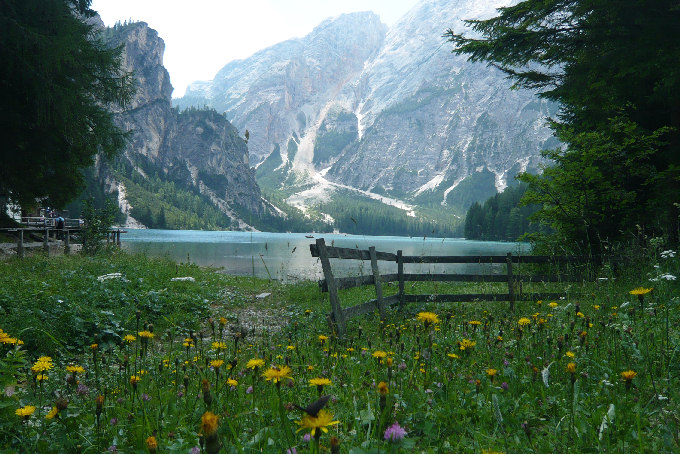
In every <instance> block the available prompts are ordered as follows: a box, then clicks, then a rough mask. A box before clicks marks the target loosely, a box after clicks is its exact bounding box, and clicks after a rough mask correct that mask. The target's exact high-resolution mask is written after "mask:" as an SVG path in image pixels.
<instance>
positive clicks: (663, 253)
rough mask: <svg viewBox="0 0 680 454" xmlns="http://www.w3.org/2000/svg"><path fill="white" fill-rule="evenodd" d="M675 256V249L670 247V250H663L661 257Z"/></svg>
mask: <svg viewBox="0 0 680 454" xmlns="http://www.w3.org/2000/svg"><path fill="white" fill-rule="evenodd" d="M673 257H675V251H673V250H670V249H669V250H667V251H663V252H662V253H661V258H662V259H671V258H673Z"/></svg>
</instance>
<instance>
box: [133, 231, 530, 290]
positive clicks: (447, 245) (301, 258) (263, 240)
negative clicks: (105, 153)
mask: <svg viewBox="0 0 680 454" xmlns="http://www.w3.org/2000/svg"><path fill="white" fill-rule="evenodd" d="M314 237H315V238H324V239H325V241H326V245H328V246H330V245H334V246H337V247H346V248H359V249H368V247H369V246H375V248H376V250H378V251H384V252H392V253H396V252H397V250H399V249H401V250H402V251H403V254H404V255H504V254H506V253H508V252H512V253H518V252H521V251H523V250H524V251H526V250H527V249H528V246H527V245H525V244H524V245H520V244H518V243H500V242H490V241H468V240H464V239H460V238H422V237H419V238H409V237H394V236H367V235H344V234H326V233H324V234H315V235H314ZM315 238H307V237H306V236H305V234H303V233H266V232H253V233H251V232H204V231H197V230H154V229H149V230H135V229H130V230H128V233H126V234H124V235H122V240H123V247H124V248H125V249H127V250H129V251H132V252H141V253H145V254H148V255H153V256H167V257H169V258H171V259H173V260H175V261H177V262H191V263H196V264H198V265H203V266H213V267H215V268H223V270H224V272H225V273H227V274H234V275H241V276H244V275H255V276H259V277H264V278H268V277H270V278H272V279H279V280H283V281H287V280H289V279H319V278H321V277H322V276H323V273H322V271H321V264H320V263H319V261H318V259H316V258H313V257H312V256H311V254H310V252H309V245H310V244H313V243H314V242H315ZM331 264H332V266H333V271H334V274H336V275H337V276H350V275H359V274H370V272H371V265H370V262H362V261H359V260H334V259H331ZM379 265H380V272H381V273H395V272H396V270H397V266H396V263H393V262H379ZM404 271H405V272H406V273H428V272H430V273H477V272H493V269H492V267H491V265H449V264H424V265H417V264H406V265H404Z"/></svg>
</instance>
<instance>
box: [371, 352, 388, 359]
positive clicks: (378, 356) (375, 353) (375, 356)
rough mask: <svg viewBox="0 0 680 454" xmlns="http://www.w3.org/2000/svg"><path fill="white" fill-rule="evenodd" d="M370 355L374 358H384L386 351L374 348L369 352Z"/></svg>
mask: <svg viewBox="0 0 680 454" xmlns="http://www.w3.org/2000/svg"><path fill="white" fill-rule="evenodd" d="M371 356H372V357H374V358H376V359H384V358H387V352H384V351H382V350H376V351H374V352H373V354H371Z"/></svg>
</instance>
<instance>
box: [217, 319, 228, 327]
mask: <svg viewBox="0 0 680 454" xmlns="http://www.w3.org/2000/svg"><path fill="white" fill-rule="evenodd" d="M218 322H219V324H220V327H224V326H225V325H226V324H227V319H226V318H224V317H220V319H219V320H218Z"/></svg>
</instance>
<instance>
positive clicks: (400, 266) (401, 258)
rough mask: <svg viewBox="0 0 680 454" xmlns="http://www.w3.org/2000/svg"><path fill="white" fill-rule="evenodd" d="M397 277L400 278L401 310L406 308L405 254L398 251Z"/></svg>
mask: <svg viewBox="0 0 680 454" xmlns="http://www.w3.org/2000/svg"><path fill="white" fill-rule="evenodd" d="M397 279H398V280H399V310H402V309H403V308H404V282H405V281H404V254H403V252H402V250H401V249H399V250H398V251H397ZM388 282H389V281H388Z"/></svg>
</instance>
